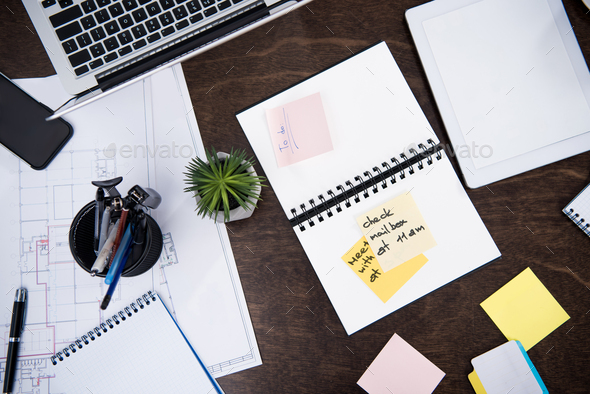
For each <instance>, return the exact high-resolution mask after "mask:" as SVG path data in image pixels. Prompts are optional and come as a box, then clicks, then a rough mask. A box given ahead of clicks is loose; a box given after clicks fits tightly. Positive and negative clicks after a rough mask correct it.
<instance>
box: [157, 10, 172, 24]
mask: <svg viewBox="0 0 590 394" xmlns="http://www.w3.org/2000/svg"><path fill="white" fill-rule="evenodd" d="M159 18H160V22H162V26H167V25H169V24H171V23H172V22H174V18H172V14H171V13H170V12H166V13H164V14H162V15H160V16H159Z"/></svg>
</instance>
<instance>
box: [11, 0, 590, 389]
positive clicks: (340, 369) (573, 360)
mask: <svg viewBox="0 0 590 394" xmlns="http://www.w3.org/2000/svg"><path fill="white" fill-rule="evenodd" d="M420 3H421V1H419V0H403V1H385V0H383V1H372V2H371V1H369V2H367V1H365V2H359V1H352V0H316V1H315V2H313V3H311V4H310V5H309V6H308V7H307V8H306V7H304V8H302V9H299V10H296V11H293V12H291V13H289V14H288V15H287V16H285V17H283V18H281V19H279V20H276V21H274V22H271V23H270V24H268V25H266V26H264V27H262V28H259V29H257V30H254V31H252V32H249V33H247V34H245V35H243V36H241V37H239V38H237V39H235V40H233V41H231V42H229V43H227V44H224V45H222V46H220V47H217V48H214V49H213V50H211V51H209V52H207V53H205V54H203V55H201V56H199V57H197V58H194V59H191V60H190V61H187V62H186V63H184V64H183V68H184V72H185V76H186V79H187V83H188V87H189V90H190V93H191V98H192V102H193V104H194V106H195V113H196V116H197V120H198V123H199V128H200V131H201V135H202V137H203V141H204V143H205V146H211V145H213V146H215V147H216V148H217V149H218V150H229V149H230V148H231V147H236V148H245V149H246V150H248V152H250V153H252V149H251V147H250V145H249V143H248V141H247V139H246V137H245V136H244V133H243V132H242V130H241V129H240V126H239V124H238V122H237V120H236V118H235V112H236V111H238V110H241V109H243V108H245V107H247V106H248V105H251V104H253V103H255V102H257V101H259V100H261V99H263V98H265V97H267V96H269V95H272V94H273V93H275V92H277V91H279V90H281V89H284V88H286V87H288V86H289V85H291V84H293V83H296V82H298V81H300V80H301V79H303V78H306V77H308V76H310V75H312V74H314V73H316V72H318V71H321V70H323V69H324V68H326V67H328V66H330V65H332V64H334V63H336V62H339V61H341V60H342V59H344V58H346V57H347V56H349V55H350V54H351V53H352V52H357V51H359V50H361V49H363V48H365V47H367V46H368V45H370V44H373V43H374V42H376V41H378V40H384V41H385V42H386V43H387V44H388V46H389V49H390V50H391V52H392V53H393V55H394V57H395V58H396V61H397V62H398V64H399V66H400V68H401V70H402V72H403V74H404V76H405V77H406V79H407V81H408V83H409V85H410V87H411V89H412V91H413V92H414V94H415V95H416V97H417V99H418V101H419V103H420V105H421V106H422V108H423V110H424V112H425V114H426V116H427V118H428V120H429V121H430V123H431V125H432V127H433V128H434V130H435V131H436V133H437V135H438V137H439V139H440V140H441V141H442V142H443V143H448V142H449V140H448V137H447V135H446V132H445V129H444V125H443V123H442V120H441V117H440V115H439V113H438V110H437V108H436V105H435V102H434V99H433V95H432V92H431V91H430V88H429V85H428V81H427V79H426V75H425V73H424V70H423V69H422V66H421V64H420V59H419V57H418V54H417V51H416V48H415V46H414V44H413V41H412V38H411V35H410V32H409V29H408V27H407V24H406V22H405V19H404V11H405V10H406V9H408V8H411V7H413V6H416V5H419V4H420ZM564 4H565V8H566V11H567V12H568V16H569V18H570V21H571V23H572V25H573V26H574V31H575V33H576V36H577V38H578V41H579V43H580V47H581V48H582V52H583V53H584V55H585V58H586V60H588V58H589V56H590V14H588V12H587V11H588V10H587V9H586V8H585V7H584V5H583V4H582V2H581V1H579V0H565V1H564ZM0 71H2V72H3V73H5V74H7V75H8V76H9V77H11V78H24V77H44V76H47V75H51V74H53V73H54V71H53V67H52V66H51V63H50V62H49V59H48V57H47V55H46V54H45V51H44V48H43V46H42V45H41V42H40V41H39V39H38V37H37V36H36V33H35V30H34V28H33V27H32V24H31V22H30V20H29V18H28V16H27V14H26V12H25V10H24V7H23V6H22V4H21V3H20V1H18V0H4V1H3V2H2V5H1V6H0ZM453 165H454V166H455V168H457V166H456V162H455V161H454V159H453ZM257 170H258V171H259V172H260V173H262V174H264V170H263V169H262V168H260V167H259V166H257ZM589 173H590V153H584V154H581V155H578V156H576V157H573V158H570V159H567V160H563V161H560V162H558V163H554V164H552V165H549V166H546V167H543V168H540V169H537V170H534V171H530V172H527V173H525V174H522V175H519V176H516V177H513V178H510V179H507V180H504V181H501V182H497V183H495V184H492V185H489V187H482V188H480V189H476V190H468V194H469V196H470V197H471V199H472V201H473V204H474V205H475V207H476V208H477V210H478V212H479V214H480V215H481V217H482V220H483V222H484V223H485V224H486V226H487V228H488V229H489V231H490V233H491V235H492V237H493V238H494V240H495V242H496V244H497V245H498V247H499V249H500V251H501V252H502V259H501V260H499V261H496V262H494V263H492V264H489V265H487V266H485V267H483V268H481V269H479V270H477V271H475V272H473V273H471V274H469V275H467V276H465V277H463V278H461V279H459V280H457V281H455V282H453V283H451V284H449V285H448V286H445V287H444V288H442V289H439V290H438V291H436V292H434V293H433V294H431V295H428V296H426V297H424V298H422V299H420V300H418V301H416V302H414V303H413V304H411V305H409V306H407V307H405V308H403V309H401V310H399V311H397V312H395V313H393V314H392V315H390V316H388V317H386V318H384V319H382V320H380V321H378V322H376V323H374V324H372V325H371V326H369V327H367V328H365V329H363V330H361V331H360V332H358V333H356V334H354V335H352V336H347V335H346V333H345V331H344V329H343V328H342V325H341V324H340V322H339V320H338V316H337V315H336V313H335V312H334V309H333V308H332V306H331V304H330V302H329V300H328V298H327V296H326V293H325V292H324V290H323V289H322V286H321V284H320V282H319V280H318V278H317V276H316V274H315V272H314V271H313V269H312V267H311V265H310V263H309V261H308V260H307V257H306V255H305V253H304V251H303V249H302V247H301V246H300V244H299V242H298V240H297V238H296V236H295V233H294V232H293V230H292V229H291V227H290V226H289V223H288V220H287V218H286V217H285V215H284V214H283V212H282V210H281V208H280V205H279V202H278V200H277V198H276V196H275V194H274V193H273V190H272V188H271V187H266V188H264V189H263V192H262V198H263V199H264V200H263V201H262V202H261V203H260V205H259V209H257V210H256V212H255V213H254V215H253V216H252V218H250V219H248V220H244V221H240V222H236V223H230V224H229V225H228V228H229V235H230V240H231V243H232V248H233V251H234V255H235V258H236V262H237V265H238V269H239V273H240V278H241V280H242V284H243V287H244V292H245V294H246V299H247V301H248V308H249V311H250V314H251V317H252V321H253V324H254V329H255V332H256V336H257V340H258V345H259V347H260V351H261V354H262V358H263V362H264V363H263V365H262V366H260V367H257V368H253V369H250V370H247V371H243V372H240V373H237V374H232V375H229V376H226V377H222V378H220V379H219V382H220V384H221V385H222V386H223V388H224V389H225V391H226V392H227V393H362V392H363V390H362V389H360V388H359V387H358V386H357V385H356V382H357V380H358V379H359V378H360V376H361V375H362V374H363V373H364V372H365V369H366V367H367V366H368V365H369V364H370V363H371V362H372V360H373V359H374V358H375V357H376V356H377V354H378V353H379V351H380V350H381V349H382V347H383V346H384V345H385V343H386V342H387V341H388V340H389V338H390V337H391V336H392V335H393V334H394V333H398V334H399V335H400V336H401V337H402V338H404V339H405V340H406V341H408V342H409V343H410V344H412V346H414V347H415V348H416V349H418V350H419V351H420V352H421V353H423V354H424V355H425V356H426V357H427V358H428V359H430V360H431V361H432V362H434V363H435V364H436V365H437V366H438V367H440V368H441V369H442V370H443V371H444V372H445V373H446V376H445V378H444V379H443V380H442V382H441V383H440V385H439V386H438V388H437V389H436V391H435V392H436V393H470V392H472V391H471V387H470V385H469V383H468V381H467V374H468V373H469V372H470V371H471V369H472V368H471V364H470V360H471V359H472V358H473V357H475V356H478V355H480V354H481V353H483V352H485V351H487V350H490V349H492V348H493V347H495V346H498V345H500V344H501V343H503V342H504V341H505V338H504V336H503V335H502V334H501V332H500V331H499V330H498V329H497V328H496V326H495V325H494V323H493V322H492V321H491V320H490V319H489V317H488V316H487V315H486V314H485V312H484V311H483V309H482V308H481V307H480V306H479V304H480V303H481V302H482V301H483V300H484V299H486V298H487V297H488V296H489V295H491V294H492V293H493V292H495V291H496V290H497V289H498V288H499V287H501V286H502V285H504V284H505V283H506V282H507V281H509V280H510V279H512V278H513V277H514V276H515V275H517V274H518V273H519V272H521V271H522V270H523V269H525V268H526V267H531V268H532V269H533V271H534V272H535V274H536V275H537V276H538V277H539V278H540V280H541V281H542V282H543V283H544V284H545V285H546V287H547V288H548V289H549V290H550V292H551V293H552V294H553V295H554V296H555V298H556V299H557V300H558V301H559V303H560V304H561V305H562V306H563V307H564V308H565V310H566V311H567V312H568V314H569V315H570V317H571V318H570V320H568V321H567V322H566V323H565V324H564V325H562V326H561V327H559V328H558V329H557V330H555V331H554V332H553V333H552V334H550V335H549V336H548V337H546V338H545V339H544V340H542V341H541V342H540V343H539V344H537V345H536V346H534V347H533V348H532V349H531V350H530V351H529V355H530V357H531V359H532V361H533V363H534V364H535V366H536V367H537V368H538V370H539V373H540V375H541V377H542V378H543V380H544V382H545V384H546V385H547V387H548V389H549V391H550V392H552V393H588V392H589V390H590V375H589V374H588V366H589V365H590V362H589V361H590V360H589V359H590V347H589V345H590V340H589V339H588V338H589V335H590V321H589V319H590V312H589V311H590V265H589V264H588V256H590V241H589V239H588V237H586V236H585V235H584V234H583V233H582V232H581V231H579V230H578V229H577V228H576V227H575V226H574V225H573V224H572V223H571V222H570V221H569V220H567V218H566V217H565V216H564V215H563V214H562V213H561V209H562V208H563V207H564V206H565V205H566V204H567V203H568V202H569V201H570V200H571V198H573V196H575V195H576V194H577V193H578V192H579V191H580V190H581V189H582V188H583V187H584V186H585V185H586V184H588V183H589V182H590V176H589V175H590V174H589Z"/></svg>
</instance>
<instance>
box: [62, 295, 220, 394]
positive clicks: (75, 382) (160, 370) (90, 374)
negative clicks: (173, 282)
mask: <svg viewBox="0 0 590 394" xmlns="http://www.w3.org/2000/svg"><path fill="white" fill-rule="evenodd" d="M51 364H52V368H53V373H54V376H56V378H55V379H52V381H51V392H52V393H93V394H99V393H138V394H139V393H141V394H146V393H202V394H207V393H208V394H212V393H218V394H222V393H223V391H222V390H221V388H220V387H219V385H218V384H217V382H216V381H215V379H213V377H212V376H211V374H210V373H209V372H208V371H207V368H206V367H205V365H204V364H203V362H202V361H201V359H200V358H199V356H197V354H196V353H195V351H194V349H193V348H192V346H191V345H190V343H189V342H188V340H187V339H186V337H185V336H184V334H183V333H182V331H181V330H180V328H179V327H178V325H177V324H176V322H175V321H174V319H173V318H172V316H171V315H170V313H169V312H168V310H167V309H166V306H165V305H164V303H163V302H162V300H161V299H160V297H159V296H157V295H156V294H153V293H152V292H148V293H147V294H144V295H143V296H142V297H140V298H138V299H137V301H136V302H134V303H132V304H131V305H129V306H128V307H126V308H124V309H123V310H122V311H119V312H118V313H115V314H114V315H113V316H112V317H111V318H110V319H107V320H106V322H105V323H102V324H100V325H99V326H98V327H95V328H93V329H91V330H90V331H88V333H87V334H85V335H83V336H82V337H81V338H79V339H77V340H76V341H74V342H73V343H72V344H70V345H69V346H67V347H65V348H64V349H63V350H61V351H59V352H57V353H56V354H55V355H54V356H53V357H51Z"/></svg>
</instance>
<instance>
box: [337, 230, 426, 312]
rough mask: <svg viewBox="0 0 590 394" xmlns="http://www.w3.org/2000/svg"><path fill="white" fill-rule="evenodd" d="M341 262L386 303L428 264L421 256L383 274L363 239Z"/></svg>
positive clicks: (363, 238)
mask: <svg viewBox="0 0 590 394" xmlns="http://www.w3.org/2000/svg"><path fill="white" fill-rule="evenodd" d="M342 260H344V262H345V263H346V265H348V266H349V267H350V268H351V269H352V270H353V271H354V272H355V273H356V274H357V275H358V277H359V278H361V279H362V280H363V282H365V284H366V285H367V286H369V288H370V289H371V290H373V292H374V293H375V294H376V295H377V297H379V298H380V299H381V301H383V302H387V300H389V299H390V298H391V297H392V296H393V295H394V294H395V293H396V292H397V291H398V290H399V289H401V288H402V286H403V285H404V284H405V283H406V282H407V281H408V280H410V278H411V277H412V276H414V274H415V273H416V272H418V270H419V269H420V268H422V267H423V266H424V264H426V263H427V262H428V259H427V258H426V257H425V256H424V255H423V254H421V255H418V256H416V257H414V258H413V259H411V260H409V261H407V262H405V263H403V264H401V265H398V266H397V267H395V268H394V269H392V270H389V271H387V272H383V270H382V269H381V266H380V265H379V262H378V261H377V259H376V258H375V255H374V254H373V251H372V250H371V247H370V246H369V244H368V242H367V239H366V238H365V237H362V238H361V239H360V240H359V241H358V242H357V243H356V244H355V245H354V246H353V247H352V249H350V250H349V251H348V252H346V254H345V255H344V256H342Z"/></svg>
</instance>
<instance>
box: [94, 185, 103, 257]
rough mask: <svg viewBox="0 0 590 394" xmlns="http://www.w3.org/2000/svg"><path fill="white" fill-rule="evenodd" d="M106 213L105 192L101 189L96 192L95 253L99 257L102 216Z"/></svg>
mask: <svg viewBox="0 0 590 394" xmlns="http://www.w3.org/2000/svg"><path fill="white" fill-rule="evenodd" d="M103 212H104V190H103V188H102V187H99V188H98V190H96V205H95V206H94V213H95V218H94V253H96V255H97V256H98V252H100V250H99V248H98V246H99V243H100V222H101V221H102V214H103Z"/></svg>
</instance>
